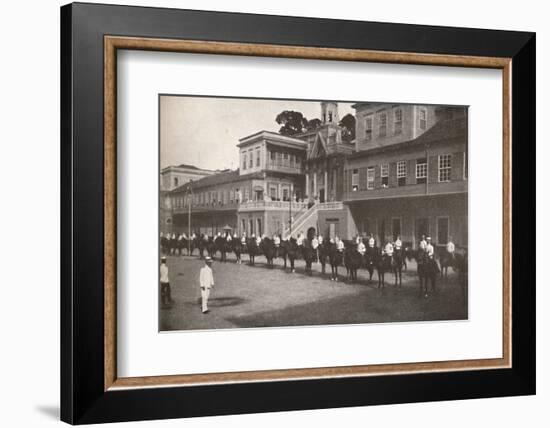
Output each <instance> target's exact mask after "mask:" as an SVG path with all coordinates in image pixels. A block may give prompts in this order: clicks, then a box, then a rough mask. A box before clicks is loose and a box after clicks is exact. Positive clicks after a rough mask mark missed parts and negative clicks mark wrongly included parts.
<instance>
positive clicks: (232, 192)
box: [229, 190, 235, 204]
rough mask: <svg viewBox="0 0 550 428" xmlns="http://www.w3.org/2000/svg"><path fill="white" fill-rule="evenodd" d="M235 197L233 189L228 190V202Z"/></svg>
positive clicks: (231, 201)
mask: <svg viewBox="0 0 550 428" xmlns="http://www.w3.org/2000/svg"><path fill="white" fill-rule="evenodd" d="M234 198H235V192H234V191H233V190H230V191H229V203H230V204H232V203H233V200H234Z"/></svg>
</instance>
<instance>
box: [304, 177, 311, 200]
mask: <svg viewBox="0 0 550 428" xmlns="http://www.w3.org/2000/svg"><path fill="white" fill-rule="evenodd" d="M306 197H308V198H309V197H311V195H310V194H309V171H307V170H306V191H305V193H304V198H306Z"/></svg>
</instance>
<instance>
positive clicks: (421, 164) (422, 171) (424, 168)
mask: <svg viewBox="0 0 550 428" xmlns="http://www.w3.org/2000/svg"><path fill="white" fill-rule="evenodd" d="M415 176H416V184H426V180H427V178H428V162H427V160H426V158H420V159H417V160H416V174H415Z"/></svg>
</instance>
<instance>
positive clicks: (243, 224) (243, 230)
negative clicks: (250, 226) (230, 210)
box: [241, 218, 246, 234]
mask: <svg viewBox="0 0 550 428" xmlns="http://www.w3.org/2000/svg"><path fill="white" fill-rule="evenodd" d="M242 233H246V220H245V219H244V218H243V219H241V234H242Z"/></svg>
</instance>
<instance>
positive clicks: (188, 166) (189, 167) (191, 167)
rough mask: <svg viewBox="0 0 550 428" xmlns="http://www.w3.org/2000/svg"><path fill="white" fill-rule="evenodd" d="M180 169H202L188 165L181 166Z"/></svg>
mask: <svg viewBox="0 0 550 428" xmlns="http://www.w3.org/2000/svg"><path fill="white" fill-rule="evenodd" d="M178 168H188V169H200V168H198V167H196V166H195V165H188V164H186V163H182V164H179V165H178Z"/></svg>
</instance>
